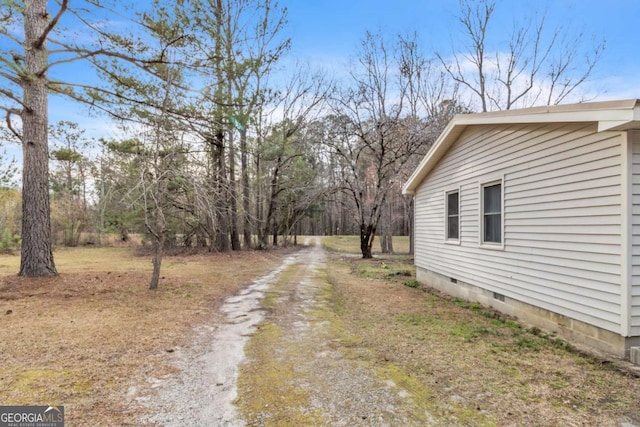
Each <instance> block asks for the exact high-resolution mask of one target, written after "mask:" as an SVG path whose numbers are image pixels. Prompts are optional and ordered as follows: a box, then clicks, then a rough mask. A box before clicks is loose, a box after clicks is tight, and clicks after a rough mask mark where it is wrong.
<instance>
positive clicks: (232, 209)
mask: <svg viewBox="0 0 640 427" xmlns="http://www.w3.org/2000/svg"><path fill="white" fill-rule="evenodd" d="M228 194H229V197H228V202H229V222H230V225H231V230H230V231H231V249H232V250H234V251H239V250H240V249H241V247H240V236H239V234H238V190H237V187H236V149H235V146H234V143H233V132H232V131H229V193H228Z"/></svg>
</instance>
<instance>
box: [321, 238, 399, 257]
mask: <svg viewBox="0 0 640 427" xmlns="http://www.w3.org/2000/svg"><path fill="white" fill-rule="evenodd" d="M321 241H322V246H324V247H325V248H326V249H328V250H330V251H334V252H344V253H350V254H361V253H362V252H361V251H360V236H325V237H322V239H321ZM393 249H394V253H395V254H408V253H409V237H408V236H394V237H393ZM381 252H382V251H381V249H380V236H376V237H375V239H374V240H373V254H374V255H376V254H380V253H381Z"/></svg>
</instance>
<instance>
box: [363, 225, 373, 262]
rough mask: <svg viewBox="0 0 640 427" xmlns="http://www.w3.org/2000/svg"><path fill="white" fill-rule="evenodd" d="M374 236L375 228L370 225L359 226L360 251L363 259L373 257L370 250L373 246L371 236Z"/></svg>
mask: <svg viewBox="0 0 640 427" xmlns="http://www.w3.org/2000/svg"><path fill="white" fill-rule="evenodd" d="M374 237H375V229H374V228H373V226H372V225H367V226H365V225H364V224H363V225H361V226H360V251H361V252H362V258H363V259H370V258H373V252H372V250H371V248H372V246H373V238H374Z"/></svg>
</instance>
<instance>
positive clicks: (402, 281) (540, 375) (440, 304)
mask: <svg viewBox="0 0 640 427" xmlns="http://www.w3.org/2000/svg"><path fill="white" fill-rule="evenodd" d="M349 241H350V240H349V239H348V238H343V237H329V238H324V239H323V244H324V245H326V246H328V247H333V248H336V247H342V246H343V245H345V242H349ZM350 252H352V251H350ZM329 263H330V268H329V269H328V278H329V280H330V281H331V283H332V301H333V307H334V310H335V311H336V313H337V314H338V315H339V317H340V319H341V320H340V324H341V325H342V326H343V327H344V328H345V329H346V331H347V333H348V335H349V337H350V338H349V341H350V342H352V343H356V344H350V347H351V348H349V349H347V350H345V351H347V352H353V351H354V349H353V347H356V348H357V347H362V348H364V349H367V350H368V351H370V352H371V353H372V354H373V355H374V356H373V358H372V359H367V360H363V363H366V364H367V365H368V366H371V368H372V369H376V370H377V372H378V373H379V374H380V375H381V376H383V377H385V378H387V379H388V380H390V381H393V382H394V383H395V384H402V385H403V386H404V387H405V388H406V390H408V391H409V392H410V395H411V398H412V399H413V400H414V401H415V403H416V405H420V406H422V407H424V408H425V410H426V411H428V412H429V413H431V414H437V415H438V417H439V418H438V419H439V420H444V421H442V422H444V424H445V425H472V426H476V425H496V426H501V425H514V426H529V425H536V426H559V425H589V426H591V425H594V426H595V425H598V426H620V425H622V423H625V422H627V423H630V424H629V425H640V405H638V402H640V400H638V396H640V378H638V376H637V374H633V373H632V372H630V371H627V370H625V369H622V368H621V367H620V366H617V365H616V364H615V363H611V362H610V361H606V360H600V359H596V358H592V357H589V356H586V355H583V354H581V353H579V352H577V351H576V350H575V349H573V348H572V346H571V345H569V344H568V343H567V342H565V341H563V340H560V339H556V338H555V337H552V336H546V335H545V334H544V333H543V332H542V331H540V330H539V329H536V328H533V329H527V328H526V327H525V326H523V325H521V324H520V323H519V322H518V321H517V319H513V318H509V317H506V316H503V315H501V314H499V313H497V312H495V311H494V310H492V309H488V308H485V307H482V306H481V305H479V304H470V303H467V302H465V301H462V300H459V299H453V298H450V297H448V296H446V295H442V294H439V293H437V292H427V291H425V289H423V288H422V287H421V286H419V285H418V283H417V282H416V281H415V275H414V272H415V269H414V267H413V265H412V259H411V258H410V257H409V256H394V257H384V256H383V255H380V256H379V257H378V258H374V259H369V260H363V259H358V258H354V257H353V256H344V255H342V254H339V253H333V254H331V256H330V261H329ZM361 353H363V352H360V353H358V354H361ZM439 425H440V424H439Z"/></svg>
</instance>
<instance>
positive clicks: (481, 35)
mask: <svg viewBox="0 0 640 427" xmlns="http://www.w3.org/2000/svg"><path fill="white" fill-rule="evenodd" d="M495 10H496V3H495V2H494V1H491V0H460V16H459V18H458V19H459V22H460V24H461V27H462V37H463V40H464V50H463V52H461V53H457V52H456V51H454V53H453V54H452V55H451V56H450V57H446V56H445V55H443V54H441V53H439V54H438V58H439V59H440V62H441V64H442V66H443V67H444V68H445V70H446V71H447V73H448V74H449V76H450V77H451V78H452V79H453V80H454V81H455V82H457V83H458V84H460V85H461V87H463V88H465V89H467V90H469V91H470V92H471V93H472V94H473V95H474V96H475V97H476V98H477V100H478V102H479V103H480V109H481V111H483V112H484V111H491V110H508V109H511V108H513V107H527V106H533V105H536V104H546V105H555V104H559V103H561V102H563V101H565V100H566V99H567V98H568V97H569V96H571V95H573V94H575V93H576V90H577V89H578V88H579V87H580V86H581V85H583V84H584V83H585V82H586V81H587V80H588V79H589V77H590V76H591V75H592V73H593V71H594V68H595V66H596V64H597V63H598V60H599V59H600V57H601V56H602V52H603V50H604V47H605V43H604V41H600V42H595V43H594V44H592V45H590V46H586V47H585V44H586V41H585V36H584V34H582V33H580V34H569V33H567V32H566V31H565V30H564V29H562V28H556V29H551V30H550V29H549V27H548V25H547V22H546V16H544V15H543V16H542V17H541V18H540V19H539V20H538V21H537V22H533V21H532V20H527V21H526V22H525V23H524V24H519V23H516V22H514V24H513V27H512V31H511V33H510V34H509V37H508V39H507V40H504V41H503V43H504V44H500V43H498V44H496V43H495V41H494V39H493V38H492V37H493V36H495V33H497V32H498V31H499V32H500V33H502V31H503V29H502V28H499V29H498V28H495V26H494V25H492V24H493V23H494V18H493V16H494V13H495ZM494 28H495V30H494Z"/></svg>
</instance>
